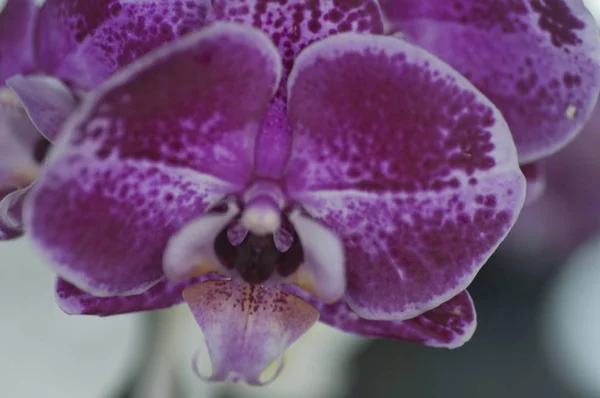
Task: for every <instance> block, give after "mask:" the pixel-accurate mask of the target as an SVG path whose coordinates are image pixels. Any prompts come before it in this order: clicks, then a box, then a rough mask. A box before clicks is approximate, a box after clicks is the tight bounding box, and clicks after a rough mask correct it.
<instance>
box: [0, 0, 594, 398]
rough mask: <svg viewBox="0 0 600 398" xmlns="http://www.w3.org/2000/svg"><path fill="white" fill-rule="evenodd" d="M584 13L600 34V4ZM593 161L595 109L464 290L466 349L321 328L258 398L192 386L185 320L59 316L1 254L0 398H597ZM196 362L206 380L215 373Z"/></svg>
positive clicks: (19, 244) (24, 259)
mask: <svg viewBox="0 0 600 398" xmlns="http://www.w3.org/2000/svg"><path fill="white" fill-rule="evenodd" d="M425 1H427V0H425ZM431 1H432V0H431ZM549 1H553V0H549ZM586 3H587V5H588V7H589V8H590V10H591V11H592V13H594V14H595V15H596V16H597V18H599V19H598V20H600V0H588V1H587V2H586ZM2 5H3V1H2V0H0V7H1V6H2ZM599 149H600V108H599V109H598V110H597V112H596V115H595V117H594V118H593V119H592V120H591V121H590V123H589V125H588V126H587V127H586V129H585V131H584V132H583V133H582V134H581V135H580V137H578V138H577V140H576V141H575V142H574V143H572V144H571V145H570V146H569V147H568V148H567V149H566V150H565V151H563V152H561V153H560V154H559V155H557V156H555V157H552V158H550V159H549V160H548V161H547V162H546V163H547V164H546V165H545V166H546V172H547V176H548V182H547V184H548V185H547V193H548V194H547V195H546V196H545V197H544V198H542V200H541V201H540V202H536V203H534V204H532V205H530V206H529V207H528V208H526V209H525V210H524V211H523V216H522V219H521V220H520V221H519V224H518V225H517V227H516V228H515V230H514V231H513V232H511V236H510V237H509V239H507V241H506V242H505V243H504V244H503V245H502V246H501V248H500V249H499V250H498V252H497V253H496V254H495V255H494V256H493V257H492V258H491V259H490V260H489V262H488V264H487V265H486V266H484V267H483V270H482V271H481V272H480V274H479V275H478V276H477V278H476V279H475V282H474V283H473V284H472V285H471V287H470V288H469V291H470V293H471V295H472V297H473V300H474V301H475V304H476V308H477V313H478V319H479V322H478V323H479V326H478V328H477V331H476V332H475V335H474V337H473V339H472V340H471V341H470V342H469V343H467V344H466V345H465V346H464V347H462V348H459V349H456V350H446V349H434V348H426V347H421V346H417V345H414V344H410V343H405V342H401V341H388V340H367V339H363V338H360V337H356V336H351V335H348V334H344V333H341V332H337V331H335V330H333V329H331V328H329V327H327V326H324V325H318V326H317V327H315V328H314V329H313V330H311V331H310V332H309V333H308V334H307V335H305V336H304V337H302V338H301V339H300V340H299V341H298V342H297V343H295V344H294V345H293V346H292V347H291V348H290V350H289V351H288V352H287V353H286V356H285V361H286V367H285V368H284V371H283V373H282V374H281V376H280V377H279V378H278V379H277V380H276V381H275V382H274V383H273V384H271V385H269V386H268V387H266V388H261V389H257V388H252V387H247V386H244V385H235V384H225V385H214V384H207V383H205V382H203V381H201V380H199V379H198V378H197V377H196V376H195V375H194V373H193V372H192V370H191V366H190V361H191V358H192V356H193V354H194V353H195V352H196V351H197V350H198V349H202V344H203V343H202V335H201V332H200V330H199V329H198V327H197V325H196V323H195V321H194V320H193V319H192V316H191V314H189V313H188V311H187V308H186V307H179V308H174V309H170V310H166V311H159V312H154V313H146V314H135V315H122V316H116V317H111V318H94V317H85V316H80V317H76V316H68V315H65V314H63V313H62V312H61V311H60V310H59V309H58V307H57V306H56V305H55V303H54V297H53V294H54V293H53V287H54V275H53V273H52V272H51V271H50V269H49V268H48V267H47V266H45V265H44V264H43V263H42V262H41V261H40V260H39V259H38V258H37V256H36V255H35V253H34V252H33V251H32V249H31V247H30V245H29V244H28V243H27V242H26V241H25V240H23V239H21V240H18V241H15V242H10V243H6V242H3V243H0V269H1V274H0V275H1V276H0V397H7V398H30V397H45V398H188V397H190V398H192V397H193V398H204V397H206V398H212V397H215V398H217V397H218V398H236V397H240V398H248V397H249V398H253V397H261V398H269V397H277V398H283V397H285V398H287V397H290V398H305V397H306V398H362V397H377V398H388V397H390V398H396V397H408V398H413V397H417V398H421V397H423V398H439V397H447V398H454V397H456V398H459V397H460V398H484V397H485V398H496V397H498V398H501V397H502V398H505V397H516V398H521V397H524V398H525V397H527V398H537V397H540V398H542V397H543V398H598V397H600V188H599V187H595V185H598V181H600V157H599V156H598V152H600V151H599ZM201 353H202V351H201ZM201 357H202V362H203V363H201V365H200V367H201V369H202V367H203V366H210V365H209V364H208V363H207V358H206V355H202V354H201ZM205 369H210V368H205ZM206 373H208V372H206Z"/></svg>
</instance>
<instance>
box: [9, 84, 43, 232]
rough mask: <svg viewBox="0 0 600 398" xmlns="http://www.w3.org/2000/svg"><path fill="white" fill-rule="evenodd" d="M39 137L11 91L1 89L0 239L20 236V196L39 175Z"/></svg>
mask: <svg viewBox="0 0 600 398" xmlns="http://www.w3.org/2000/svg"><path fill="white" fill-rule="evenodd" d="M40 138H41V136H40V134H39V132H38V131H37V129H36V128H35V126H34V125H33V124H32V123H31V121H30V120H29V118H28V117H27V114H26V113H25V111H24V110H23V109H22V108H21V107H20V104H19V103H18V100H17V99H16V98H15V97H14V95H13V94H12V92H10V90H8V89H0V240H7V239H13V238H17V237H19V236H21V235H22V232H23V231H22V223H21V203H22V198H23V195H22V193H23V192H26V191H28V188H27V187H28V185H29V184H31V183H32V182H33V181H34V180H35V178H36V177H37V175H38V170H39V165H38V159H37V158H36V152H39V151H36V149H37V144H38V143H39V142H40Z"/></svg>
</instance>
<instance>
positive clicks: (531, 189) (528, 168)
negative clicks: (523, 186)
mask: <svg viewBox="0 0 600 398" xmlns="http://www.w3.org/2000/svg"><path fill="white" fill-rule="evenodd" d="M521 171H522V172H523V175H524V176H525V179H526V180H527V191H526V192H527V193H526V195H525V204H526V205H529V204H531V203H534V202H535V201H537V200H538V199H539V198H540V197H541V196H542V195H543V194H544V190H545V189H546V170H545V167H544V165H543V164H541V163H540V162H536V163H528V164H523V165H521Z"/></svg>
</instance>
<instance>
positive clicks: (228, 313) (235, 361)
mask: <svg viewBox="0 0 600 398" xmlns="http://www.w3.org/2000/svg"><path fill="white" fill-rule="evenodd" d="M183 297H184V299H185V301H186V302H187V304H188V306H189V307H190V310H191V311H192V313H193V314H194V317H195V318H196V321H197V322H198V325H199V326H200V328H201V329H202V332H203V333H204V337H205V341H206V345H207V347H208V352H209V355H210V359H211V362H212V368H213V371H212V375H210V377H209V380H212V381H226V380H233V381H238V380H243V381H245V382H246V383H248V384H252V385H260V384H264V383H265V381H264V380H262V379H261V374H262V373H263V371H264V370H265V368H266V367H267V366H268V365H269V364H270V363H271V362H273V361H275V360H277V359H281V356H282V355H283V352H284V351H285V349H286V348H288V347H289V346H290V345H291V344H292V343H293V342H294V341H296V340H297V339H298V338H299V337H300V336H301V335H302V334H304V333H305V332H306V331H307V330H308V329H309V328H310V327H311V326H312V325H313V324H314V323H315V322H317V320H318V319H319V313H318V312H317V310H316V309H315V308H314V307H313V306H311V305H310V304H308V303H307V302H305V301H304V300H302V299H300V298H298V297H297V296H295V295H293V294H290V293H287V292H284V291H282V290H280V289H279V288H277V287H274V286H260V285H248V284H245V283H238V282H234V281H209V282H203V283H199V284H196V285H194V286H192V287H189V288H187V289H185V290H184V291H183ZM276 375H277V374H275V376H276Z"/></svg>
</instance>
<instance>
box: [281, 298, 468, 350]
mask: <svg viewBox="0 0 600 398" xmlns="http://www.w3.org/2000/svg"><path fill="white" fill-rule="evenodd" d="M293 292H294V293H295V294H297V295H298V296H299V297H301V298H302V299H303V300H305V301H307V302H308V303H310V304H311V305H313V306H314V307H315V308H316V309H317V310H318V311H319V313H320V314H321V316H320V318H319V320H320V321H321V322H323V323H326V324H327V325H329V326H332V327H334V328H336V329H339V330H342V331H344V332H348V333H354V334H358V335H361V336H364V337H375V338H385V339H396V340H405V341H411V342H413V343H417V344H422V345H426V346H430V347H446V348H457V347H460V346H462V345H463V344H465V343H466V342H467V341H469V340H470V339H471V337H472V336H473V333H474V332H475V328H476V326H477V316H476V313H475V306H474V305H473V300H471V297H470V296H469V293H468V292H467V291H466V290H465V291H463V292H461V293H459V294H458V295H457V296H455V297H453V298H452V299H450V300H448V301H447V302H445V303H443V304H441V305H439V306H438V307H436V308H434V309H432V310H430V311H427V312H425V313H424V314H421V315H419V316H417V317H415V318H412V319H407V320H405V321H377V320H368V319H364V318H361V317H359V316H358V315H357V314H356V313H355V312H354V311H352V309H351V308H350V307H349V306H348V304H346V303H345V302H344V301H339V302H337V303H334V304H325V303H323V302H321V301H319V300H316V299H315V298H314V297H311V296H310V295H308V294H306V293H302V292H300V291H298V290H294V291H293Z"/></svg>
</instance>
